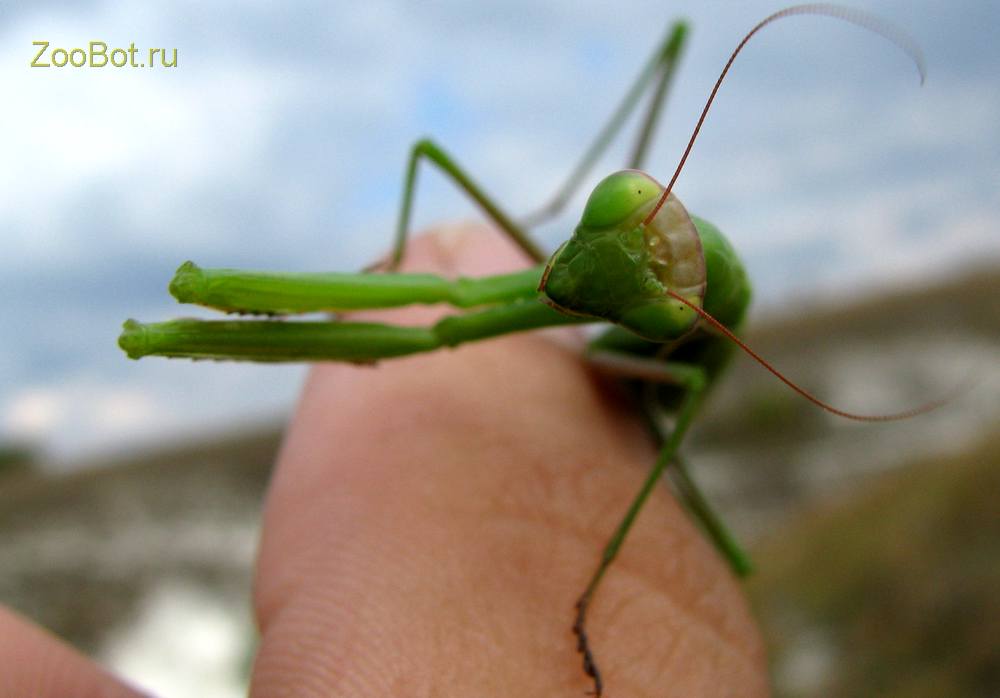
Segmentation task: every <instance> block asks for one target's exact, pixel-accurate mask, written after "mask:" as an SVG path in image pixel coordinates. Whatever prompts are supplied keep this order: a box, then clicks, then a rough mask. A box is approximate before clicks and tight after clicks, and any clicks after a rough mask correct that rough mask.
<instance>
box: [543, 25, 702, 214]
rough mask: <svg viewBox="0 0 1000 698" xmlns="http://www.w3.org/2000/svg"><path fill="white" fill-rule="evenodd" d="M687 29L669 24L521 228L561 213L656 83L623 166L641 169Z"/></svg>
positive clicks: (685, 26)
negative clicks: (555, 185)
mask: <svg viewBox="0 0 1000 698" xmlns="http://www.w3.org/2000/svg"><path fill="white" fill-rule="evenodd" d="M687 30H688V29H687V24H686V23H685V22H683V21H677V22H674V23H673V24H672V25H671V27H670V29H669V30H668V31H667V34H666V36H664V38H663V39H662V40H661V41H660V43H659V44H658V45H657V46H656V49H655V50H654V51H653V55H652V56H650V58H649V60H648V61H647V62H646V64H645V65H644V66H643V68H642V70H641V71H639V75H638V76H637V77H636V78H635V81H634V82H633V83H632V86H631V87H629V89H628V92H626V93H625V96H624V97H623V98H622V100H621V102H620V103H619V104H618V106H617V107H616V108H615V110H614V111H613V112H612V114H611V116H610V117H609V118H608V120H607V122H606V123H605V124H604V126H603V127H601V130H600V131H599V132H598V133H597V136H596V137H595V138H594V140H593V142H592V143H591V144H590V146H589V147H588V148H587V150H586V151H585V152H584V154H583V157H581V158H580V161H579V162H578V163H577V164H576V166H575V167H574V168H573V169H572V171H571V172H570V174H569V176H568V177H567V178H566V180H565V181H564V182H563V184H562V186H560V187H559V188H558V189H557V190H556V192H555V194H554V195H553V196H552V197H551V198H550V199H549V201H548V202H546V203H545V205H543V206H541V207H539V208H538V209H537V210H535V211H533V212H532V213H531V214H530V215H528V216H525V218H524V219H523V223H524V225H526V226H529V227H530V226H534V225H538V224H539V223H543V222H544V221H546V220H548V219H550V218H552V217H554V216H556V215H558V214H559V212H560V211H562V209H563V208H564V207H565V206H566V204H567V203H568V202H569V200H570V198H571V197H572V196H573V194H574V193H576V191H577V190H578V189H579V187H580V185H581V184H582V183H583V179H584V177H586V176H587V174H588V173H589V172H590V170H591V169H592V168H593V166H594V164H595V163H596V162H597V159H598V158H599V157H601V155H602V154H603V153H604V151H605V150H607V147H608V145H610V144H611V141H613V140H614V139H615V136H617V135H618V133H619V132H620V131H621V130H622V128H623V126H624V125H625V121H626V120H627V119H628V117H629V116H630V115H631V114H632V112H633V111H634V109H635V107H636V105H638V103H639V100H640V99H642V96H643V94H644V93H645V92H646V91H647V89H648V88H649V86H650V85H651V84H653V83H654V80H655V86H654V88H653V91H652V96H651V97H650V100H649V104H648V106H647V109H646V116H645V118H644V119H643V121H642V126H640V128H639V135H638V138H637V139H636V142H635V145H634V146H633V147H632V154H631V156H630V157H629V159H628V164H627V165H626V166H627V167H629V168H632V169H640V168H642V166H643V163H644V162H645V159H646V155H647V154H648V152H649V147H650V145H651V143H652V139H653V133H654V131H655V129H656V124H657V123H658V122H659V119H660V112H661V111H662V107H663V104H664V102H665V101H666V97H667V92H668V91H669V89H670V84H671V82H672V81H673V76H674V73H675V72H676V70H677V65H678V63H679V62H680V55H681V52H682V50H683V48H684V42H685V39H686V37H687Z"/></svg>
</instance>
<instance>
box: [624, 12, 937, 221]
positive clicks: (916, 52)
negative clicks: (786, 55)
mask: <svg viewBox="0 0 1000 698" xmlns="http://www.w3.org/2000/svg"><path fill="white" fill-rule="evenodd" d="M791 15H826V16H828V17H833V18H835V19H842V20H844V21H845V22H850V23H851V24H856V25H857V26H859V27H862V28H863V29H868V30H870V31H872V32H875V33H876V34H878V35H879V36H882V37H884V38H885V39H887V40H889V41H891V42H892V43H894V44H895V45H896V46H898V47H899V48H900V49H901V50H902V51H903V52H904V53H906V55H908V56H909V57H910V58H911V59H912V60H913V62H914V64H915V65H916V68H917V73H918V74H919V75H920V84H921V85H923V84H924V80H925V79H926V77H927V69H926V68H925V67H924V55H923V52H921V50H920V47H919V46H917V43H916V42H915V41H914V40H913V39H911V38H910V37H909V36H907V35H906V34H904V33H903V32H902V31H901V30H899V29H897V28H896V27H894V26H893V25H891V24H889V23H888V22H886V21H885V20H882V19H879V18H878V17H875V16H874V15H870V14H867V13H865V12H861V11H860V10H855V9H851V8H849V7H842V6H840V5H827V4H823V3H818V4H814V5H795V6H793V7H787V8H785V9H784V10H780V11H778V12H775V13H774V14H773V15H769V16H767V17H765V18H764V19H762V20H761V21H760V22H759V23H758V24H757V26H755V27H754V28H753V29H751V30H750V31H749V32H747V35H746V36H744V37H743V40H742V41H740V43H739V44H738V45H737V46H736V49H735V50H734V51H733V53H732V55H730V56H729V60H728V61H727V62H726V67H724V68H723V69H722V73H721V74H720V75H719V79H718V80H716V81H715V87H713V88H712V92H711V94H709V96H708V101H707V102H705V108H704V109H702V110H701V116H700V117H698V123H696V124H695V127H694V131H693V132H692V133H691V138H690V140H688V144H687V147H686V148H685V149H684V154H683V155H681V161H680V162H679V163H678V164H677V169H676V170H674V175H673V177H671V178H670V182H669V183H668V184H667V187H666V189H664V190H663V194H662V195H661V196H660V199H659V201H657V202H656V206H654V207H653V209H652V210H651V211H650V212H649V215H647V216H646V218H645V219H643V221H642V222H643V225H649V224H650V223H651V222H652V221H653V219H654V218H656V214H657V213H658V212H659V210H660V208H661V207H662V206H663V204H665V203H666V201H667V197H669V196H670V192H671V191H672V190H673V188H674V182H676V181H677V177H678V175H680V173H681V170H683V169H684V163H686V162H687V159H688V155H690V154H691V148H692V147H693V146H694V142H695V139H697V138H698V133H699V132H700V131H701V125H702V124H703V123H705V117H706V116H707V115H708V110H709V109H710V108H711V106H712V102H713V101H715V95H716V94H717V93H718V91H719V87H720V86H721V85H722V81H723V80H724V79H725V77H726V74H727V73H728V72H729V69H730V68H731V67H732V65H733V61H735V60H736V56H738V55H739V53H740V51H742V50H743V47H744V46H746V45H747V42H748V41H750V39H751V37H753V35H754V34H756V33H757V32H759V31H760V30H761V29H763V28H764V27H766V26H767V25H768V24H770V23H771V22H774V21H776V20H779V19H781V18H783V17H789V16H791Z"/></svg>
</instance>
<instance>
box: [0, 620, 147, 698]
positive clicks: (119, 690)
mask: <svg viewBox="0 0 1000 698" xmlns="http://www.w3.org/2000/svg"><path fill="white" fill-rule="evenodd" d="M0 676H2V677H3V680H2V681H0V698H15V697H17V698H20V697H22V696H32V698H49V697H50V696H51V697H52V698H57V697H59V698H61V697H62V696H75V697H76V698H142V696H143V695H144V694H142V693H140V692H139V691H137V690H135V689H134V688H131V687H129V686H127V685H126V684H124V683H123V682H122V681H120V680H118V679H117V678H115V677H114V676H112V675H111V674H109V673H108V672H107V671H106V670H105V669H103V668H102V667H100V666H98V665H97V664H96V663H94V662H93V661H91V660H90V659H88V658H87V657H85V656H83V655H82V654H80V653H79V652H78V651H77V650H75V649H73V648H72V647H70V646H69V645H67V644H66V643H65V642H63V641H62V640H60V639H58V638H56V637H55V636H53V635H51V634H49V633H48V632H47V631H46V630H44V629H42V628H40V627H39V626H37V625H35V624H34V623H32V622H30V621H28V620H27V619H25V618H22V617H21V616H19V615H18V614H16V613H15V612H13V611H12V610H10V609H9V608H6V607H4V606H0Z"/></svg>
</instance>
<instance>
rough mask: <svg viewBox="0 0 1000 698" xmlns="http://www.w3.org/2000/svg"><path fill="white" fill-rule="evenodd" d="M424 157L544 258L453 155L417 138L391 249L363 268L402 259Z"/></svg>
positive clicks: (537, 258)
mask: <svg viewBox="0 0 1000 698" xmlns="http://www.w3.org/2000/svg"><path fill="white" fill-rule="evenodd" d="M423 158H426V159H427V160H428V161H429V162H431V163H433V164H434V165H437V167H438V168H439V169H440V170H441V171H442V172H443V173H444V174H445V175H447V176H448V177H449V178H450V179H451V180H452V181H453V182H454V183H455V184H456V185H458V187H459V188H460V189H461V190H462V191H464V192H465V193H466V194H468V195H469V196H470V197H471V198H472V199H473V200H474V201H475V202H476V203H478V204H479V206H480V207H481V208H482V209H483V211H484V212H485V213H486V215H487V216H488V217H489V218H490V219H491V220H492V221H493V222H494V223H496V224H497V225H498V226H499V227H500V229H501V230H503V231H504V232H505V233H506V234H507V235H508V236H509V237H510V238H511V239H512V240H513V241H514V242H515V243H516V244H517V245H518V246H519V247H520V248H521V249H522V250H524V251H525V253H526V254H527V255H528V256H529V257H531V258H532V259H533V260H534V261H536V262H544V261H545V259H546V257H547V255H546V253H545V251H544V250H543V249H541V248H540V247H539V246H538V245H537V243H535V241H534V240H532V239H531V237H530V236H529V235H528V234H527V233H526V232H525V231H524V230H523V229H522V228H521V227H520V226H519V225H518V224H517V223H515V222H514V221H513V219H512V218H511V217H510V216H508V215H507V214H506V213H505V212H504V211H503V210H502V209H501V208H500V206H499V205H497V203H496V202H495V201H494V200H493V199H492V197H490V196H488V195H487V194H486V193H485V192H484V191H483V190H482V189H481V188H480V187H479V186H478V185H477V184H476V183H475V182H473V181H472V178H471V177H469V175H468V174H467V173H466V172H465V170H463V169H462V168H461V167H460V166H459V165H458V163H457V162H455V160H454V158H452V157H451V156H450V155H448V154H447V153H446V152H445V151H444V150H442V149H441V147H440V146H438V145H437V144H436V143H434V141H431V140H429V139H426V138H424V139H421V140H419V141H417V142H416V143H414V145H413V148H412V149H411V150H410V157H409V160H408V162H407V166H406V178H405V180H404V184H403V201H402V204H401V207H400V211H399V220H398V223H397V227H396V240H395V243H394V244H393V248H392V253H391V254H390V256H389V258H388V259H387V260H385V261H383V262H378V263H376V264H374V265H372V266H371V267H369V268H368V269H367V270H372V269H376V268H381V267H384V268H387V269H388V270H389V271H395V270H396V269H397V268H398V267H399V265H400V263H401V262H402V261H403V255H404V253H405V251H406V238H407V235H408V233H409V227H410V214H411V213H412V211H413V194H414V191H415V189H416V185H417V165H418V164H419V162H420V160H421V159H423Z"/></svg>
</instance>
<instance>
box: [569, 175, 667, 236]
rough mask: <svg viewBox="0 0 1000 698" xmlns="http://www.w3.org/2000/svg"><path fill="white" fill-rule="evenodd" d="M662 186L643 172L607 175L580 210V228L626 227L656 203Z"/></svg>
mask: <svg viewBox="0 0 1000 698" xmlns="http://www.w3.org/2000/svg"><path fill="white" fill-rule="evenodd" d="M662 191H663V186H662V185H661V184H660V183H659V182H657V181H656V180H655V179H653V178H652V177H650V176H649V175H648V174H646V173H645V172H640V171H639V170H622V171H620V172H615V173H614V174H612V175H608V176H607V177H605V178H604V179H602V180H601V182H600V183H599V184H598V185H597V186H596V187H594V191H593V192H591V194H590V198H589V199H587V206H586V207H585V208H584V209H583V216H582V217H581V218H580V226H581V227H584V228H608V227H610V226H618V225H623V224H625V223H626V222H627V221H628V219H629V218H630V217H632V216H633V215H635V214H636V213H638V212H639V209H643V210H645V209H646V208H648V207H646V206H645V204H647V203H649V202H651V201H655V200H656V199H657V198H658V197H659V196H660V193H661V192H662Z"/></svg>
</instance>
